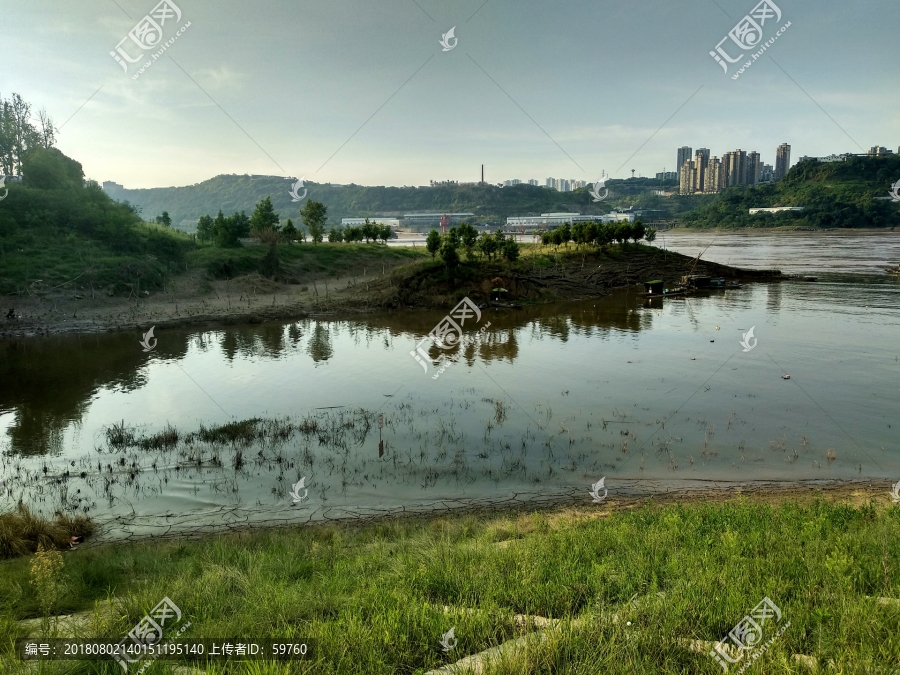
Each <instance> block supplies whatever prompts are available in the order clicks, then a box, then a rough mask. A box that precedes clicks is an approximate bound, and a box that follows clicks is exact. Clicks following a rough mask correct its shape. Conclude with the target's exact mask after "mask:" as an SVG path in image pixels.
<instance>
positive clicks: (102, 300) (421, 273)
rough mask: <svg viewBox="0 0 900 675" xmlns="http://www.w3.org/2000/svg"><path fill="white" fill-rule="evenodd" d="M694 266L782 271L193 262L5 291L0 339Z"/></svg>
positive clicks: (571, 293)
mask: <svg viewBox="0 0 900 675" xmlns="http://www.w3.org/2000/svg"><path fill="white" fill-rule="evenodd" d="M370 269H371V268H370ZM366 271H370V270H366ZM690 273H696V274H705V275H711V276H718V277H724V278H726V279H729V280H742V281H774V280H779V279H781V278H783V277H782V275H781V273H780V272H779V271H777V270H749V269H741V268H737V267H730V266H727V265H721V264H717V263H713V262H708V261H705V260H702V259H700V260H698V259H697V258H692V257H688V256H684V255H681V254H678V253H673V252H671V251H663V250H660V249H655V248H650V247H643V246H642V247H634V248H630V249H628V250H618V248H616V249H614V250H607V251H602V252H601V251H596V250H590V251H588V250H584V251H578V250H575V249H574V248H573V249H570V250H569V251H560V252H558V253H556V252H552V250H551V249H550V248H549V247H544V248H543V249H541V250H540V251H537V250H529V249H528V248H527V247H526V248H525V255H523V257H522V258H521V259H520V260H519V261H517V262H516V263H515V264H512V265H510V264H508V263H498V262H480V263H475V264H472V265H468V264H463V265H462V266H460V267H459V268H457V269H456V270H453V271H448V270H446V269H445V268H444V267H443V265H441V264H440V263H434V262H431V261H426V262H420V263H414V264H401V265H397V266H395V267H394V268H392V269H391V268H390V267H384V268H382V270H381V271H380V273H376V274H371V273H370V274H361V275H359V276H341V277H325V276H323V277H321V278H313V279H311V280H310V281H309V282H306V283H304V284H303V285H300V284H287V283H280V282H278V281H275V280H272V279H268V278H266V277H262V276H260V275H258V274H251V275H245V276H241V277H237V278H235V279H230V280H214V279H209V278H208V277H207V275H206V274H205V273H204V272H202V271H191V272H188V273H185V274H182V275H180V276H178V277H176V278H174V279H173V280H172V281H171V282H170V283H169V284H167V286H166V290H165V291H162V292H149V293H148V292H144V294H142V295H141V296H140V297H120V296H113V297H110V296H107V295H106V294H104V293H102V292H91V291H90V290H88V291H85V290H81V289H69V288H60V289H53V290H48V291H45V292H39V293H38V292H36V293H34V294H30V295H19V296H6V297H5V298H4V299H3V302H4V303H5V304H3V308H4V312H3V314H4V315H6V314H7V312H9V311H10V310H11V311H12V312H13V314H14V315H15V318H12V319H10V318H7V319H0V339H2V338H22V337H30V336H37V335H55V334H90V333H105V332H114V331H140V332H144V331H146V330H148V329H149V328H150V327H151V326H156V328H157V329H162V328H177V327H185V326H197V327H203V326H210V327H216V326H229V325H237V324H254V323H263V322H266V321H277V320H292V319H303V318H309V317H316V318H318V317H325V316H328V317H331V318H337V317H341V316H352V315H354V314H360V313H366V312H370V311H375V310H381V309H399V308H421V309H426V308H428V309H436V308H437V309H439V308H443V307H447V306H449V305H452V304H453V303H454V302H456V301H457V299H458V297H460V296H461V295H468V296H469V297H471V298H472V299H473V300H476V301H478V302H488V301H490V300H491V299H492V297H495V296H496V294H495V293H493V291H492V289H493V288H497V287H498V286H497V284H501V285H502V287H503V288H504V289H505V290H506V292H505V293H504V294H503V296H502V299H503V300H504V301H507V302H517V303H527V304H537V303H552V302H559V301H560V300H578V299H582V300H583V299H590V298H598V297H603V296H605V295H608V294H609V293H611V292H612V291H613V290H615V289H617V288H624V287H627V286H631V285H635V284H640V283H643V282H644V281H648V280H651V279H663V280H665V281H666V283H667V284H673V283H675V282H677V280H678V279H680V277H681V276H682V275H685V274H690ZM448 303H449V305H448Z"/></svg>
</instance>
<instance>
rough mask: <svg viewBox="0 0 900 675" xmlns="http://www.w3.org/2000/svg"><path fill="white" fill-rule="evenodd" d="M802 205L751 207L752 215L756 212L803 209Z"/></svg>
mask: <svg viewBox="0 0 900 675" xmlns="http://www.w3.org/2000/svg"><path fill="white" fill-rule="evenodd" d="M802 210H803V207H802V206H775V207H772V208H768V209H750V215H751V216H752V215H754V214H756V213H778V212H779V211H802Z"/></svg>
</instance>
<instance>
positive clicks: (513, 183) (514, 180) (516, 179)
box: [503, 178, 522, 187]
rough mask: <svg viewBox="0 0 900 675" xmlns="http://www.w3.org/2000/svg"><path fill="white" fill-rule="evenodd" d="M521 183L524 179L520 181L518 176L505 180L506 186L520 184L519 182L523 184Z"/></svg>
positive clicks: (504, 184)
mask: <svg viewBox="0 0 900 675" xmlns="http://www.w3.org/2000/svg"><path fill="white" fill-rule="evenodd" d="M521 183H522V181H520V180H519V179H518V178H513V179H512V180H505V181H503V186H504V187H510V186H512V185H519V184H521Z"/></svg>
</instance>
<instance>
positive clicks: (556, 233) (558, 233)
mask: <svg viewBox="0 0 900 675" xmlns="http://www.w3.org/2000/svg"><path fill="white" fill-rule="evenodd" d="M550 241H551V242H553V245H554V246H555V247H556V248H559V247H560V246H561V245H562V243H563V233H562V229H561V228H559V227H557V228H556V229H554V230H553V232H551V233H550Z"/></svg>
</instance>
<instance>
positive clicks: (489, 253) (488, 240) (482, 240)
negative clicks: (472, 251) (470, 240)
mask: <svg viewBox="0 0 900 675" xmlns="http://www.w3.org/2000/svg"><path fill="white" fill-rule="evenodd" d="M498 248H499V244H498V243H497V237H495V236H494V235H492V234H490V233H489V232H483V233H482V234H481V236H480V237H479V238H478V250H480V251H481V253H482V255H484V257H486V258H487V259H488V260H493V259H494V254H495V253H496V252H497V249H498Z"/></svg>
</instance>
